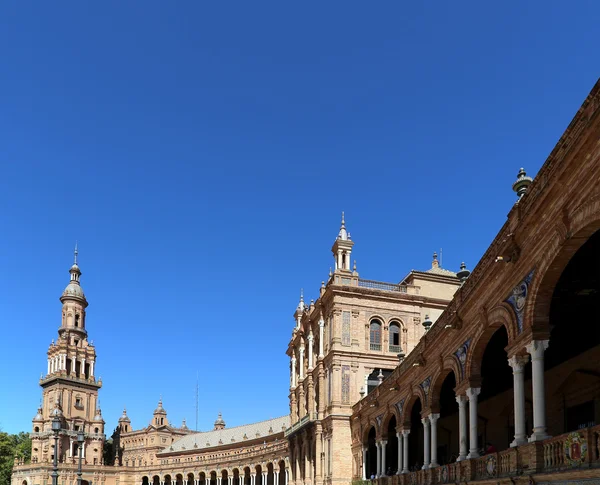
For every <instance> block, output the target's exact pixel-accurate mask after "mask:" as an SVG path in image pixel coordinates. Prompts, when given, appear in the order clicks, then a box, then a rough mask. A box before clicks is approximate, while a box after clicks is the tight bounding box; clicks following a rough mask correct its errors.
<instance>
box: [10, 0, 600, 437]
mask: <svg viewBox="0 0 600 485" xmlns="http://www.w3.org/2000/svg"><path fill="white" fill-rule="evenodd" d="M599 15H600V4H598V3H597V2H592V1H579V2H571V3H569V4H566V3H564V2H552V1H544V2H516V1H515V2H375V3H373V2H372V3H365V2H325V3H323V2H319V3H317V2H314V3H310V2H309V3H302V4H299V3H294V4H292V3H290V2H196V1H178V2H157V1H150V0H148V1H144V2H142V1H130V2H117V1H103V2H75V1H71V2H69V1H65V2H6V3H3V5H2V6H1V7H0V58H1V59H2V62H1V63H0V107H1V109H0V140H1V142H0V163H1V167H2V171H1V174H0V209H1V211H0V295H2V297H1V298H0V318H1V321H2V329H3V333H4V338H2V339H0V369H1V370H0V387H1V388H2V396H3V399H0V427H1V428H2V429H3V430H5V431H9V432H16V431H19V430H30V427H31V418H32V417H33V416H34V414H35V412H36V407H37V405H38V403H39V399H40V396H41V391H40V388H39V386H38V385H37V380H38V378H39V376H40V374H41V373H42V372H45V370H46V355H45V353H46V350H47V347H48V344H49V343H50V341H51V340H52V339H53V338H56V335H57V333H56V332H57V329H58V326H59V324H60V309H61V306H60V302H59V300H58V298H59V296H60V294H61V292H62V290H63V288H64V286H66V284H67V282H68V278H69V275H68V268H69V266H70V264H71V261H72V250H73V245H74V243H75V240H78V241H79V248H80V266H81V269H82V271H83V276H82V285H83V288H84V290H85V292H86V295H87V297H88V300H89V302H90V305H89V307H88V315H87V326H88V331H89V336H90V339H92V340H94V343H95V345H96V348H97V352H98V364H97V374H98V375H100V376H102V378H103V381H104V387H103V389H102V390H101V394H100V396H101V398H100V399H101V403H102V409H103V414H104V417H105V419H106V421H107V430H112V428H113V427H114V426H115V425H116V421H117V419H118V416H119V414H120V413H121V411H122V408H123V406H124V405H126V406H127V409H128V412H129V415H130V417H131V419H132V422H133V425H134V427H136V428H139V427H142V426H145V425H147V424H148V423H149V421H150V418H151V415H152V411H153V409H154V407H155V405H156V402H157V400H158V398H159V395H161V394H162V396H163V401H164V405H165V408H166V409H167V411H168V412H169V417H170V418H171V419H172V420H173V421H174V422H175V424H180V423H181V420H182V419H183V418H187V420H188V424H190V425H192V426H193V424H194V394H195V385H196V375H197V373H199V387H200V418H199V428H200V429H207V428H210V427H211V426H212V423H213V421H214V420H215V418H216V415H217V413H218V412H219V411H222V412H223V416H224V418H225V420H226V421H227V424H228V425H230V426H233V425H238V424H242V423H244V422H250V421H255V420H261V419H266V418H269V417H275V416H279V415H283V414H286V413H287V412H288V403H287V392H288V384H289V375H288V359H287V357H286V355H285V350H286V347H287V342H288V340H289V337H290V336H291V331H292V328H293V319H292V314H293V312H294V309H295V306H296V304H297V301H298V295H299V292H300V288H302V287H303V288H305V294H306V296H307V299H310V298H316V297H317V296H318V288H319V286H320V282H321V280H323V279H326V277H327V273H328V270H329V267H330V266H331V265H332V262H333V259H332V256H331V253H330V248H331V245H332V243H333V241H334V238H335V236H336V234H337V231H338V228H339V221H340V212H341V211H342V210H344V211H345V212H346V221H347V225H348V228H349V230H350V231H351V233H352V235H353V239H354V241H355V243H356V245H355V251H354V256H355V257H356V260H357V265H358V271H359V273H360V274H361V276H362V277H366V278H370V279H378V280H383V281H394V282H397V281H399V280H400V279H401V278H402V277H403V276H404V275H405V274H406V273H407V272H408V271H409V270H410V269H412V268H415V269H427V268H428V267H429V266H430V263H431V255H432V253H433V251H434V250H439V248H443V265H444V266H445V267H447V268H450V269H455V270H456V269H457V268H458V266H459V264H460V262H461V261H463V260H464V261H465V262H466V263H467V265H468V266H469V267H470V268H472V267H473V266H474V265H475V264H476V262H477V260H478V259H479V257H480V256H481V255H482V254H483V252H484V251H485V249H486V248H487V246H488V245H489V243H490V242H491V240H492V239H493V237H494V236H495V234H496V232H497V230H498V229H499V228H500V226H501V225H502V223H503V221H504V220H505V217H506V214H507V213H508V211H509V210H510V207H511V205H512V204H513V203H514V201H515V195H514V193H513V192H512V190H511V184H512V182H513V181H514V179H515V178H516V174H517V172H518V170H519V167H521V166H523V167H525V168H526V169H527V171H528V173H530V174H532V175H533V174H535V173H536V172H537V170H538V169H539V167H540V166H541V165H542V163H543V162H544V160H545V158H546V157H547V155H548V154H549V152H550V151H551V149H552V148H553V146H554V144H555V143H556V141H557V140H558V138H559V137H560V135H561V134H562V132H563V131H564V129H565V128H566V126H567V125H568V123H569V122H570V120H571V118H572V116H573V115H574V114H575V112H576V111H577V109H578V108H579V106H580V104H581V102H582V101H583V100H584V98H585V96H586V95H587V93H588V92H589V90H590V89H591V88H592V86H593V84H594V83H595V81H596V79H597V78H598V76H599V75H600V70H599V68H598V63H597V61H598V50H597V32H598V26H597V19H598V16H599Z"/></svg>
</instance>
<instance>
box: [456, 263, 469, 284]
mask: <svg viewBox="0 0 600 485" xmlns="http://www.w3.org/2000/svg"><path fill="white" fill-rule="evenodd" d="M470 274H471V272H470V271H469V270H468V269H467V265H466V264H465V262H464V261H463V262H462V263H460V271H459V272H458V273H456V276H457V278H458V279H459V280H460V281H462V282H464V281H465V280H466V279H467V278H468V277H469V275H470Z"/></svg>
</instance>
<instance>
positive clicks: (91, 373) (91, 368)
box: [90, 360, 187, 485]
mask: <svg viewBox="0 0 600 485" xmlns="http://www.w3.org/2000/svg"><path fill="white" fill-rule="evenodd" d="M90 377H94V361H93V360H92V361H91V362H90ZM186 485H187V484H186Z"/></svg>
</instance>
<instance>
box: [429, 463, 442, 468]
mask: <svg viewBox="0 0 600 485" xmlns="http://www.w3.org/2000/svg"><path fill="white" fill-rule="evenodd" d="M437 466H440V465H439V464H438V463H430V464H429V468H435V467H437Z"/></svg>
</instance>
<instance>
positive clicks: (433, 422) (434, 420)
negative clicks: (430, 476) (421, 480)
mask: <svg viewBox="0 0 600 485" xmlns="http://www.w3.org/2000/svg"><path fill="white" fill-rule="evenodd" d="M439 417H440V415H439V413H432V414H430V415H429V422H430V424H431V464H430V465H429V468H434V467H436V466H439V464H438V462H437V420H438V419H439Z"/></svg>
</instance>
